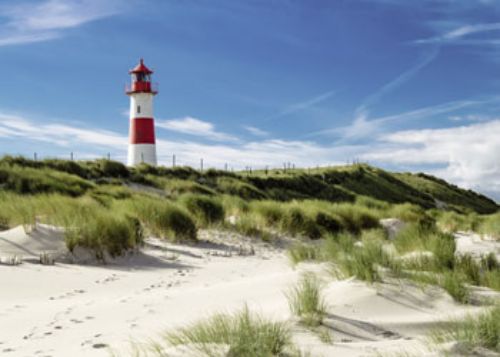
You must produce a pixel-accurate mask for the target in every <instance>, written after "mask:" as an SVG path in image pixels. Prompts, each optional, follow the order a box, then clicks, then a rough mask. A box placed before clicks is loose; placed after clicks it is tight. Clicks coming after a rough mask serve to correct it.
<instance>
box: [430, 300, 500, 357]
mask: <svg viewBox="0 0 500 357" xmlns="http://www.w3.org/2000/svg"><path fill="white" fill-rule="evenodd" d="M432 337H433V339H434V341H435V342H437V343H442V342H445V341H451V340H454V341H458V342H460V343H464V344H465V345H466V347H468V348H469V349H472V348H474V347H483V348H487V349H489V350H492V351H495V352H500V305H498V304H497V305H495V306H494V307H493V308H491V309H490V310H489V311H487V312H484V313H481V314H480V315H477V316H469V317H467V318H465V319H463V320H458V321H453V322H452V323H451V324H449V325H447V326H446V327H441V328H440V329H439V330H437V331H434V333H433V336H432ZM464 352H466V351H464Z"/></svg>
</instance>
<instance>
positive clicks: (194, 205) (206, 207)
mask: <svg viewBox="0 0 500 357" xmlns="http://www.w3.org/2000/svg"><path fill="white" fill-rule="evenodd" d="M180 201H181V202H182V204H183V205H184V207H186V209H187V210H188V211H189V212H190V213H192V214H193V215H194V216H195V218H196V220H197V221H198V222H199V224H200V225H201V226H207V225H212V224H215V223H219V222H222V221H224V207H223V206H222V204H221V203H220V202H219V200H217V199H215V198H212V197H206V196H200V195H185V196H182V197H181V200H180Z"/></svg>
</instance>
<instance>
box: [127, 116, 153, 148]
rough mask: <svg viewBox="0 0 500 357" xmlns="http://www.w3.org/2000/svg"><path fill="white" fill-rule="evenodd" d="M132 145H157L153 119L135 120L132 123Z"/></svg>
mask: <svg viewBox="0 0 500 357" xmlns="http://www.w3.org/2000/svg"><path fill="white" fill-rule="evenodd" d="M130 143H131V144H154V143H155V124H154V121H153V118H133V119H132V120H131V121H130Z"/></svg>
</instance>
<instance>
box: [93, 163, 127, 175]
mask: <svg viewBox="0 0 500 357" xmlns="http://www.w3.org/2000/svg"><path fill="white" fill-rule="evenodd" d="M95 163H96V164H97V167H98V168H99V170H100V171H101V172H102V174H103V176H109V177H128V176H129V175H130V172H129V170H128V169H127V167H126V166H125V165H124V164H122V163H121V162H118V161H112V160H96V161H95Z"/></svg>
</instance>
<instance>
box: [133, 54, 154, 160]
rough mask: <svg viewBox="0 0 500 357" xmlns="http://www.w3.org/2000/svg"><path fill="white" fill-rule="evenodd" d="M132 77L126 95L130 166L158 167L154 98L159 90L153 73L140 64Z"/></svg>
mask: <svg viewBox="0 0 500 357" xmlns="http://www.w3.org/2000/svg"><path fill="white" fill-rule="evenodd" d="M129 73H130V75H131V76H132V81H131V84H130V86H127V88H126V93H127V95H128V96H129V97H130V133H129V146H128V165H129V166H136V165H138V164H141V163H145V164H149V165H153V166H154V165H156V144H155V125H154V119H153V97H154V96H155V95H156V94H157V93H158V90H157V89H156V88H155V86H153V85H152V83H151V75H152V74H153V71H152V70H150V69H149V68H148V67H146V65H145V64H144V61H143V59H142V58H141V60H140V62H139V64H138V65H137V66H136V67H135V68H134V69H132V70H130V71H129Z"/></svg>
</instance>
